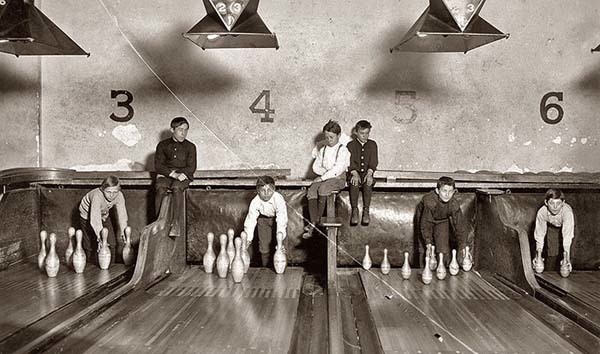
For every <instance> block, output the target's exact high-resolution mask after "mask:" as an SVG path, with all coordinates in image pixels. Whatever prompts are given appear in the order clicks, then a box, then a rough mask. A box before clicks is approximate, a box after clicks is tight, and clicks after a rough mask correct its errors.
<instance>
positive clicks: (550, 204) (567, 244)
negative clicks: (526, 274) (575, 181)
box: [533, 188, 575, 273]
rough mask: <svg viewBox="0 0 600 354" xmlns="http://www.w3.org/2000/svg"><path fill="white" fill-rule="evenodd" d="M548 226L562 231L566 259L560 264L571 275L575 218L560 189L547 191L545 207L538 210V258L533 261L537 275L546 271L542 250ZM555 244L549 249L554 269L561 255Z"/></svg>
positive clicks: (549, 244)
mask: <svg viewBox="0 0 600 354" xmlns="http://www.w3.org/2000/svg"><path fill="white" fill-rule="evenodd" d="M548 224H550V225H551V226H552V227H556V228H560V229H561V234H562V245H563V252H564V253H563V254H564V257H563V260H562V261H561V262H560V264H561V265H565V267H568V270H569V273H570V272H571V271H572V266H571V259H570V254H571V243H572V242H573V237H574V235H575V217H574V215H573V209H572V208H571V206H570V205H569V204H567V202H565V196H564V194H563V192H562V191H561V190H560V189H556V188H550V189H548V191H546V197H545V199H544V205H543V206H542V207H541V208H540V209H539V210H538V212H537V215H536V217H535V231H534V238H535V244H536V246H535V249H536V257H535V259H534V260H533V267H534V269H535V271H536V272H537V273H541V272H543V271H544V260H543V258H542V250H543V249H544V239H545V238H546V232H547V231H548ZM554 244H555V243H554V242H549V243H548V248H547V255H548V264H549V265H551V266H553V267H554V266H555V265H556V257H557V256H558V254H559V252H558V251H559V250H558V249H556V247H555V246H554ZM553 246H554V247H553Z"/></svg>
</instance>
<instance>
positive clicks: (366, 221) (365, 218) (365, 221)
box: [362, 209, 371, 226]
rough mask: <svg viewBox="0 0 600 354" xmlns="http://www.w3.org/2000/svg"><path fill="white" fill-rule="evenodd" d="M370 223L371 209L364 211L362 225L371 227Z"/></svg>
mask: <svg viewBox="0 0 600 354" xmlns="http://www.w3.org/2000/svg"><path fill="white" fill-rule="evenodd" d="M370 222H371V217H370V216H369V209H363V215H362V224H363V225H365V226H366V225H369V223H370Z"/></svg>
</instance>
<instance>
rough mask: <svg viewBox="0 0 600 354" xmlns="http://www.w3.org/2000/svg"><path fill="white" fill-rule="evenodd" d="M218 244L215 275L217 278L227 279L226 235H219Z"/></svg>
mask: <svg viewBox="0 0 600 354" xmlns="http://www.w3.org/2000/svg"><path fill="white" fill-rule="evenodd" d="M219 242H220V243H221V250H220V251H219V256H218V257H217V274H218V275H219V278H226V277H227V270H228V269H229V256H228V255H227V250H226V248H227V235H225V234H221V236H219Z"/></svg>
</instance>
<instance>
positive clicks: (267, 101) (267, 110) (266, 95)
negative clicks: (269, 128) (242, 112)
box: [250, 90, 275, 123]
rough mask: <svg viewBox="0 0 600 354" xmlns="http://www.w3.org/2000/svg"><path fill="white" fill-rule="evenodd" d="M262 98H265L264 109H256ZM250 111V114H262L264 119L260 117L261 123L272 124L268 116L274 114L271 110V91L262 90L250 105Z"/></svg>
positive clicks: (271, 119)
mask: <svg viewBox="0 0 600 354" xmlns="http://www.w3.org/2000/svg"><path fill="white" fill-rule="evenodd" d="M263 97H264V98H265V108H256V105H257V104H258V102H260V101H261V100H262V98H263ZM250 110H251V111H252V113H260V114H264V117H260V121H261V122H267V123H273V118H272V117H271V116H270V115H271V114H275V110H274V109H271V91H269V90H263V91H262V92H261V93H260V95H258V97H256V99H255V100H254V102H252V104H251V105H250Z"/></svg>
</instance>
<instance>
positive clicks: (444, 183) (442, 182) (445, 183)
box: [437, 176, 456, 189]
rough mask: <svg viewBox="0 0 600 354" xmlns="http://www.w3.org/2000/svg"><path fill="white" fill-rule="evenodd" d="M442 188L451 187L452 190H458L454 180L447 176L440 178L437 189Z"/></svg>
mask: <svg viewBox="0 0 600 354" xmlns="http://www.w3.org/2000/svg"><path fill="white" fill-rule="evenodd" d="M442 186H450V187H452V188H456V185H455V184H454V178H452V177H447V176H442V177H440V178H438V180H437V188H438V189H440V188H441V187H442Z"/></svg>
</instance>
